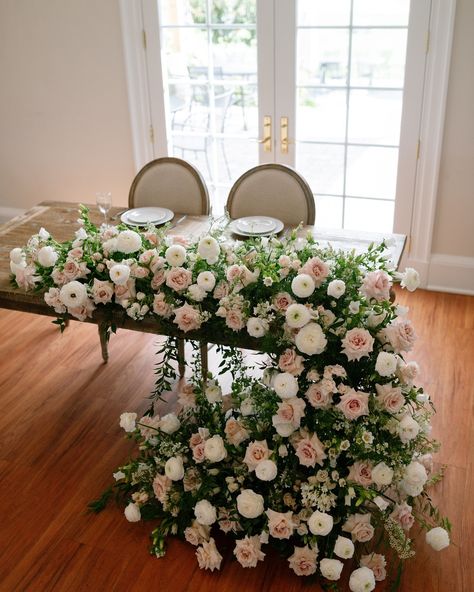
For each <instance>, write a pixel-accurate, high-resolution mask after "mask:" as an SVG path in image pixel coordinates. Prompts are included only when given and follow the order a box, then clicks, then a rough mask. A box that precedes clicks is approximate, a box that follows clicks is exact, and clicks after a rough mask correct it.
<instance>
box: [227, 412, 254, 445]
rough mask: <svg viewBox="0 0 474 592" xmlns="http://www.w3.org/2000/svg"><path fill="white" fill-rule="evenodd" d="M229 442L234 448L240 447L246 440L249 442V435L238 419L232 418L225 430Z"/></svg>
mask: <svg viewBox="0 0 474 592" xmlns="http://www.w3.org/2000/svg"><path fill="white" fill-rule="evenodd" d="M224 432H225V435H226V438H227V441H228V442H229V443H230V444H232V445H233V446H238V445H239V444H242V442H244V441H245V440H248V438H249V433H248V432H247V430H246V429H245V428H244V427H243V425H242V424H241V423H240V421H238V420H237V419H235V418H233V417H230V418H229V419H228V420H227V422H226V424H225V429H224Z"/></svg>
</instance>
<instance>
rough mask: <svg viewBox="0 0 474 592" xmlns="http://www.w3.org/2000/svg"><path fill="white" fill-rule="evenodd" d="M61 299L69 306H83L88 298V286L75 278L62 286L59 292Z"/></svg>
mask: <svg viewBox="0 0 474 592" xmlns="http://www.w3.org/2000/svg"><path fill="white" fill-rule="evenodd" d="M59 300H61V302H62V303H63V304H64V305H65V306H67V307H68V308H75V307H76V306H82V305H83V304H85V303H86V300H87V288H86V286H85V285H84V284H81V282H78V281H77V280H73V281H72V282H69V283H67V284H64V286H63V287H62V288H61V290H60V292H59Z"/></svg>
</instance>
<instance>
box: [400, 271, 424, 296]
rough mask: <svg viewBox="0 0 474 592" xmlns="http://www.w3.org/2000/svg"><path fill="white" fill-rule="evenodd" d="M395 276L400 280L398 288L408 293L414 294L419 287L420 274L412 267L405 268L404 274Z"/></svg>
mask: <svg viewBox="0 0 474 592" xmlns="http://www.w3.org/2000/svg"><path fill="white" fill-rule="evenodd" d="M397 276H398V277H399V278H400V279H401V282H400V286H401V287H402V288H406V289H407V290H408V291H409V292H414V291H415V290H416V289H417V288H418V286H419V285H420V274H419V273H418V272H417V271H416V269H413V267H407V268H406V269H405V273H400V274H397Z"/></svg>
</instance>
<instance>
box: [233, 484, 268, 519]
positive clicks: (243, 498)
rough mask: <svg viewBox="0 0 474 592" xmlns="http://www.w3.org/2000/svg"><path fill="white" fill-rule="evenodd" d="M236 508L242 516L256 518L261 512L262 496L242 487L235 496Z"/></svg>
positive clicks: (262, 507) (262, 508)
mask: <svg viewBox="0 0 474 592" xmlns="http://www.w3.org/2000/svg"><path fill="white" fill-rule="evenodd" d="M237 510H238V511H239V514H241V515H242V516H243V517H244V518H257V516H260V515H261V514H263V510H264V506H263V497H262V496H261V495H260V494H258V493H255V491H253V490H252V489H242V491H241V492H240V493H239V495H238V496H237Z"/></svg>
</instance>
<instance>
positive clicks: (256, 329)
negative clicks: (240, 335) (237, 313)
mask: <svg viewBox="0 0 474 592" xmlns="http://www.w3.org/2000/svg"><path fill="white" fill-rule="evenodd" d="M247 331H248V333H249V335H250V336H251V337H263V336H264V335H265V334H266V333H267V331H268V321H265V320H264V319H259V318H258V317H251V318H250V319H249V320H248V321H247Z"/></svg>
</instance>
